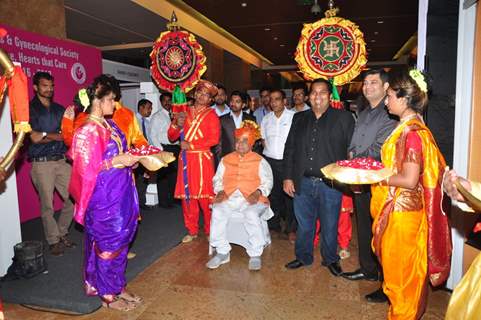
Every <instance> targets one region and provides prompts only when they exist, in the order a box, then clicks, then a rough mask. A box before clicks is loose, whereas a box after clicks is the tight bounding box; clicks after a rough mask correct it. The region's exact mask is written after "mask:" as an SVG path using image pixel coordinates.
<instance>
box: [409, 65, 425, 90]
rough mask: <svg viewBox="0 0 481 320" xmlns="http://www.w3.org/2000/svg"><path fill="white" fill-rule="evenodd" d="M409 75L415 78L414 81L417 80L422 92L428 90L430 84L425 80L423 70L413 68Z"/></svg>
mask: <svg viewBox="0 0 481 320" xmlns="http://www.w3.org/2000/svg"><path fill="white" fill-rule="evenodd" d="M409 76H410V77H411V78H412V79H413V80H414V82H416V84H417V85H418V87H419V89H421V91H422V92H428V85H427V83H426V80H424V75H423V74H422V73H421V71H419V70H417V69H412V70H410V71H409Z"/></svg>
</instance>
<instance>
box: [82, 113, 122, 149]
mask: <svg viewBox="0 0 481 320" xmlns="http://www.w3.org/2000/svg"><path fill="white" fill-rule="evenodd" d="M88 118H89V120H91V121H93V122H95V123H97V124H98V125H100V126H102V127H104V128H105V129H107V130H109V131H110V137H111V138H112V140H114V142H115V144H116V145H117V148H118V150H119V154H121V153H124V148H123V146H122V138H121V137H120V136H119V135H118V133H117V131H115V130H114V128H112V126H111V125H110V124H109V123H108V121H107V120H105V118H103V117H99V116H96V115H93V114H90V115H89V117H88Z"/></svg>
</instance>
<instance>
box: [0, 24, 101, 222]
mask: <svg viewBox="0 0 481 320" xmlns="http://www.w3.org/2000/svg"><path fill="white" fill-rule="evenodd" d="M0 28H4V29H6V30H7V32H8V34H7V35H6V36H5V37H4V38H3V39H0V48H2V49H3V50H5V51H6V52H7V53H8V54H9V55H10V58H11V59H12V61H14V62H18V63H20V64H21V66H22V68H23V70H24V71H25V74H26V75H27V77H28V78H29V96H30V99H32V97H33V89H32V81H31V78H32V77H33V75H34V74H35V73H36V72H37V71H46V72H49V73H50V74H51V75H52V76H53V77H54V79H55V95H54V101H55V102H57V103H60V104H61V105H63V106H65V107H66V106H68V105H71V104H72V101H73V97H74V95H75V93H76V92H77V91H78V90H79V89H81V88H84V87H86V86H87V85H89V84H90V83H91V82H92V81H93V79H94V78H95V77H96V76H98V75H99V74H100V73H102V58H101V54H100V51H99V50H98V49H96V48H94V47H89V46H85V45H80V44H78V43H75V42H71V41H66V40H60V39H55V38H50V37H47V36H43V35H40V34H36V33H31V32H27V31H23V30H19V29H15V28H11V27H9V26H6V25H2V24H0ZM26 156H27V155H26V152H25V154H24V155H23V158H22V159H18V160H17V188H18V199H19V207H20V219H21V221H22V222H23V221H26V220H29V219H32V218H35V217H38V216H39V215H40V203H39V200H38V195H37V193H36V191H35V189H34V187H33V185H32V182H31V179H30V168H31V165H30V163H29V162H27V161H26ZM60 207H61V201H60V198H59V197H56V199H55V209H56V210H57V209H59V208H60Z"/></svg>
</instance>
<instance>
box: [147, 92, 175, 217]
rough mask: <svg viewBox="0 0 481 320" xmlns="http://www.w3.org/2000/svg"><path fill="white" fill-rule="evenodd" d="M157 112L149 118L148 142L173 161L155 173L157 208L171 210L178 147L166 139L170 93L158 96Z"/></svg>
mask: <svg viewBox="0 0 481 320" xmlns="http://www.w3.org/2000/svg"><path fill="white" fill-rule="evenodd" d="M160 104H161V106H160V108H159V111H157V112H156V113H154V114H153V115H152V117H151V118H150V134H149V136H150V141H151V143H152V144H153V145H154V146H156V147H157V148H162V149H163V150H164V151H169V152H172V153H173V154H174V156H175V159H176V160H175V161H174V162H171V163H169V166H168V167H167V168H162V170H159V171H157V196H158V198H159V207H161V208H171V207H172V206H173V205H174V203H175V199H174V190H175V183H176V180H177V158H178V155H179V151H180V147H179V141H174V142H171V141H170V140H169V138H168V137H167V130H168V129H169V127H170V123H171V107H172V95H171V94H170V93H162V95H161V96H160Z"/></svg>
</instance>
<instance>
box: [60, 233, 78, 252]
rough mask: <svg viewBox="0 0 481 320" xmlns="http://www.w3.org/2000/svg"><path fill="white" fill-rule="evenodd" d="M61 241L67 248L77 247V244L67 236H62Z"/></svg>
mask: <svg viewBox="0 0 481 320" xmlns="http://www.w3.org/2000/svg"><path fill="white" fill-rule="evenodd" d="M60 242H61V243H62V244H63V245H64V246H65V248H69V249H73V248H76V247H77V244H76V243H75V242H73V241H72V240H70V239H69V238H68V237H67V236H63V237H60Z"/></svg>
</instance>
